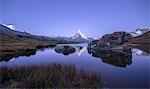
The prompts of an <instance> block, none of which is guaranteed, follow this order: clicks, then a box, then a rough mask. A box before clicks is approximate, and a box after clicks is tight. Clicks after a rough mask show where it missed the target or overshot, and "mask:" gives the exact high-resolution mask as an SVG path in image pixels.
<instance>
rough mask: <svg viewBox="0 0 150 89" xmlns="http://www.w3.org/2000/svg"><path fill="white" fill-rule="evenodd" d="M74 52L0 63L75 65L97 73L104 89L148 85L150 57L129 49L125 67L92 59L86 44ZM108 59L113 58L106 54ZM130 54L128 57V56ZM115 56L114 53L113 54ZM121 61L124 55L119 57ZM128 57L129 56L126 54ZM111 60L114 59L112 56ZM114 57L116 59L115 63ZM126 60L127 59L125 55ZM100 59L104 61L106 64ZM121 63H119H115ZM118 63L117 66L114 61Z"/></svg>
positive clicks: (39, 54)
mask: <svg viewBox="0 0 150 89" xmlns="http://www.w3.org/2000/svg"><path fill="white" fill-rule="evenodd" d="M71 46H73V47H74V48H75V49H76V51H75V52H74V53H72V54H69V55H67V56H66V55H63V54H61V53H57V52H55V48H47V49H43V50H38V51H37V52H36V54H35V55H31V56H29V57H26V56H21V57H18V58H16V59H15V58H13V59H11V60H9V61H8V62H4V61H2V62H0V66H11V67H12V66H27V65H37V64H38V65H47V64H50V63H53V62H56V63H60V64H74V65H75V66H76V67H77V68H79V69H84V70H86V71H88V72H96V73H97V74H100V75H101V76H102V80H103V81H104V84H105V86H106V87H113V88H116V87H118V88H119V87H120V88H121V87H124V88H144V87H148V84H149V76H150V75H149V68H150V60H149V59H150V56H149V54H146V53H145V52H143V51H141V50H138V49H132V50H131V55H132V56H131V63H129V64H127V65H126V66H124V67H120V66H116V65H114V63H115V62H116V61H114V59H113V60H109V59H107V57H106V59H107V60H109V62H104V61H102V58H100V56H101V57H103V56H105V55H103V54H99V57H94V56H92V55H91V54H89V53H88V51H87V48H86V47H87V44H71ZM108 54H109V56H113V55H111V54H110V53H108ZM129 54H130V53H129ZM115 55H116V53H115ZM118 55H119V57H120V58H122V56H123V57H124V54H123V55H122V54H121V56H120V54H118ZM127 55H128V54H127ZM113 57H114V56H113ZM117 57H118V56H117V55H116V59H117ZM125 57H127V58H128V56H126V55H125ZM106 59H103V60H106ZM118 60H119V61H120V59H118ZM124 61H126V58H122V59H121V61H120V63H126V62H124ZM117 63H119V62H118V61H117Z"/></svg>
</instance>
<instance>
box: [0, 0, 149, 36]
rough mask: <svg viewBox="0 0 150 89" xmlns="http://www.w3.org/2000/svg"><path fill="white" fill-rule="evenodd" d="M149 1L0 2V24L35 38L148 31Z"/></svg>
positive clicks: (36, 0)
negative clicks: (137, 29) (25, 32)
mask: <svg viewBox="0 0 150 89" xmlns="http://www.w3.org/2000/svg"><path fill="white" fill-rule="evenodd" d="M149 3H150V2H149V0H0V4H1V5H0V10H1V11H0V23H3V24H14V25H16V26H17V28H18V30H21V31H27V32H30V33H32V34H37V35H47V36H51V35H53V36H72V35H73V34H74V33H75V32H76V31H77V29H78V28H80V29H81V31H82V32H83V33H84V34H86V35H88V36H90V37H95V36H102V35H104V34H106V33H112V32H113V31H120V30H124V31H133V30H134V29H136V28H145V27H149V25H150V24H149V25H148V20H150V19H148V14H149V10H148V9H149Z"/></svg>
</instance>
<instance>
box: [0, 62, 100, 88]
mask: <svg viewBox="0 0 150 89" xmlns="http://www.w3.org/2000/svg"><path fill="white" fill-rule="evenodd" d="M0 87H1V88H102V81H101V77H100V76H98V75H96V74H94V73H91V74H89V73H86V72H85V71H83V70H77V69H76V68H75V66H74V65H60V64H55V63H54V64H50V65H47V66H28V67H16V68H9V67H1V70H0Z"/></svg>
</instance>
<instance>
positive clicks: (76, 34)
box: [74, 29, 87, 39]
mask: <svg viewBox="0 0 150 89" xmlns="http://www.w3.org/2000/svg"><path fill="white" fill-rule="evenodd" d="M74 37H75V38H77V37H81V38H85V39H87V37H86V36H85V35H83V34H82V32H81V30H80V29H78V31H77V32H76V33H75V36H74Z"/></svg>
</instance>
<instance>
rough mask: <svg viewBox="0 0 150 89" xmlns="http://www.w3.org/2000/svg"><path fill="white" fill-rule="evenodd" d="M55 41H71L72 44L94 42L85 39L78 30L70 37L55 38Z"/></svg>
mask: <svg viewBox="0 0 150 89" xmlns="http://www.w3.org/2000/svg"><path fill="white" fill-rule="evenodd" d="M55 38H56V39H61V40H66V41H73V42H81V43H88V42H91V41H92V40H94V39H93V38H89V37H86V36H85V35H84V34H83V33H82V32H81V30H80V29H78V31H77V32H76V33H75V35H74V36H72V37H55Z"/></svg>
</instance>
